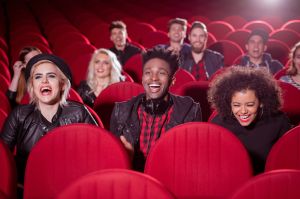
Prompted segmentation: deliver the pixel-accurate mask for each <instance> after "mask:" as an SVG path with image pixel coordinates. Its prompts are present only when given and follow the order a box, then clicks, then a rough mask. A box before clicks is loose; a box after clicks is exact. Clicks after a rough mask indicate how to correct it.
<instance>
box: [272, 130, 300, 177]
mask: <svg viewBox="0 0 300 199" xmlns="http://www.w3.org/2000/svg"><path fill="white" fill-rule="evenodd" d="M274 169H298V170H300V126H297V127H295V128H293V129H291V130H289V131H288V132H287V133H286V134H284V135H283V136H282V137H281V138H280V139H279V140H278V141H277V142H276V143H275V144H274V146H273V147H272V149H271V151H270V153H269V155H268V157H267V161H266V171H270V170H274Z"/></svg>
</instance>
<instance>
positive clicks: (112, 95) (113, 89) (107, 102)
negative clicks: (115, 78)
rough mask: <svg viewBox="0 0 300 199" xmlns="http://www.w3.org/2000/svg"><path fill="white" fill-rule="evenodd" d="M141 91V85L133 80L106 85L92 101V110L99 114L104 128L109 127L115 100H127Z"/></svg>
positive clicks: (142, 89) (142, 90)
mask: <svg viewBox="0 0 300 199" xmlns="http://www.w3.org/2000/svg"><path fill="white" fill-rule="evenodd" d="M143 92H144V88H143V86H142V85H140V84H137V83H133V82H118V83H115V84H111V85H109V86H108V87H106V88H105V89H104V90H103V91H102V92H101V93H100V94H99V96H98V97H97V98H96V100H95V103H94V110H95V111H96V113H97V114H98V115H99V116H100V118H101V120H102V122H103V124H104V126H105V128H107V129H109V124H110V116H111V113H112V110H113V108H114V106H115V102H122V101H126V100H129V99H131V98H132V97H133V96H137V95H138V94H140V93H143Z"/></svg>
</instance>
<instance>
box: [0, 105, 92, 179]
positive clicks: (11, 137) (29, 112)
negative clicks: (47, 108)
mask: <svg viewBox="0 0 300 199" xmlns="http://www.w3.org/2000/svg"><path fill="white" fill-rule="evenodd" d="M73 123H89V124H94V125H97V122H96V121H95V120H94V118H93V116H92V115H91V114H90V112H89V111H88V110H87V108H86V107H85V106H83V105H82V104H80V103H78V102H73V101H68V104H67V105H65V106H63V107H59V109H58V111H57V113H56V114H55V115H54V116H53V118H52V121H51V122H49V121H48V120H47V119H46V118H45V117H44V116H43V115H42V114H41V112H40V111H39V110H38V109H37V108H36V106H35V105H32V104H28V105H20V106H17V107H16V108H15V109H14V110H13V111H12V112H11V113H10V114H9V116H8V118H7V120H6V121H5V123H4V126H3V128H2V132H1V133H0V139H2V140H3V142H4V143H5V144H6V145H7V146H8V147H9V148H10V150H11V151H13V150H14V148H15V147H16V149H17V154H16V164H17V169H18V178H19V182H21V183H22V181H23V176H24V169H25V164H26V161H27V157H28V155H29V153H30V151H31V149H32V147H33V146H34V145H35V144H36V143H37V142H38V141H39V140H40V139H41V138H42V137H43V136H44V135H45V134H47V133H48V132H49V131H50V130H52V129H54V128H56V127H59V126H64V125H68V124H73Z"/></svg>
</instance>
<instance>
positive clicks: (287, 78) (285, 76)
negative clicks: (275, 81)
mask: <svg viewBox="0 0 300 199" xmlns="http://www.w3.org/2000/svg"><path fill="white" fill-rule="evenodd" d="M279 80H280V81H282V82H287V83H290V82H291V77H290V76H289V75H284V76H281V77H280V79H279Z"/></svg>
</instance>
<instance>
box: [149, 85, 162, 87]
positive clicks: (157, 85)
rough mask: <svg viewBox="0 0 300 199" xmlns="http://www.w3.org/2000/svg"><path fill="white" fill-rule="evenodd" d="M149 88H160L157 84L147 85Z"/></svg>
mask: <svg viewBox="0 0 300 199" xmlns="http://www.w3.org/2000/svg"><path fill="white" fill-rule="evenodd" d="M149 86H150V87H160V85H159V84H149Z"/></svg>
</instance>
